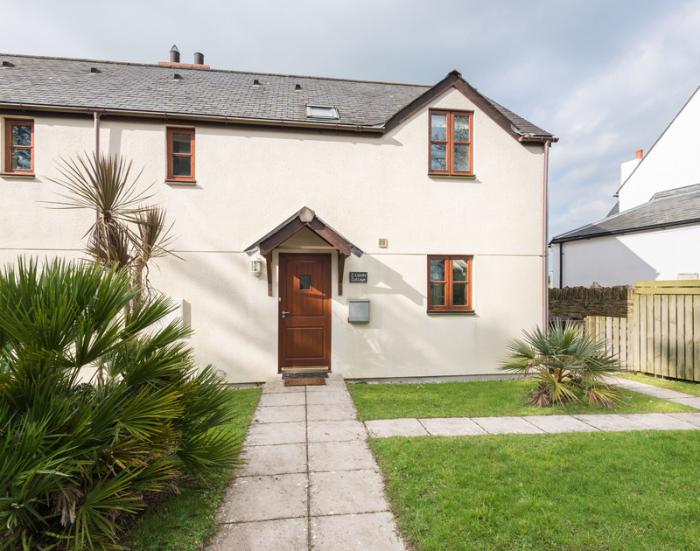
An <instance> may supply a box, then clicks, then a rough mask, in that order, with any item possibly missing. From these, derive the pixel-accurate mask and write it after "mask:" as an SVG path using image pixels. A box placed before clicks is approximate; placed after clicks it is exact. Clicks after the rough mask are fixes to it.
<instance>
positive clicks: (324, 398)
mask: <svg viewBox="0 0 700 551" xmlns="http://www.w3.org/2000/svg"><path fill="white" fill-rule="evenodd" d="M306 403H307V404H308V405H328V404H337V405H349V406H352V405H353V403H352V399H351V398H350V394H349V393H348V391H347V390H343V391H342V392H341V391H338V390H328V389H327V392H308V393H307V394H306Z"/></svg>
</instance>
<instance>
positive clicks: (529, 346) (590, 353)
mask: <svg viewBox="0 0 700 551" xmlns="http://www.w3.org/2000/svg"><path fill="white" fill-rule="evenodd" d="M524 335H525V337H524V339H516V340H515V341H513V343H512V344H511V345H510V346H509V350H510V354H509V356H508V357H507V358H506V359H505V360H504V362H503V365H502V367H501V368H502V369H504V370H506V371H510V372H512V373H518V374H521V375H534V379H535V381H536V382H537V387H536V388H535V390H534V391H533V392H532V393H531V394H530V397H529V400H528V403H530V404H533V405H538V406H550V405H553V404H564V403H566V402H577V401H579V400H581V398H582V397H584V398H585V399H586V400H587V402H588V403H589V404H591V405H594V404H600V405H604V406H607V407H612V406H613V405H614V402H615V400H616V399H617V398H618V392H617V391H616V390H615V389H614V388H613V387H611V386H609V385H607V384H606V383H605V381H604V377H605V376H606V375H610V374H611V373H613V372H614V371H616V370H617V369H618V362H617V360H616V359H615V357H613V356H611V355H609V354H608V353H607V352H606V351H605V345H604V343H601V342H600V341H597V340H596V339H594V338H592V337H591V336H589V335H586V334H584V333H583V332H582V331H580V330H578V329H577V328H575V327H574V326H572V325H570V324H567V325H564V326H556V327H555V326H551V327H550V328H549V331H547V332H546V333H545V332H543V331H542V330H541V329H540V328H537V329H535V330H534V331H533V332H527V331H525V332H524Z"/></svg>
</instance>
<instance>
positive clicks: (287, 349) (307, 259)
mask: <svg viewBox="0 0 700 551" xmlns="http://www.w3.org/2000/svg"><path fill="white" fill-rule="evenodd" d="M279 263H280V275H279V291H280V293H279V294H280V300H279V370H280V371H281V369H282V368H283V367H325V368H327V369H328V370H329V371H330V367H331V257H330V255H328V254H291V253H289V254H285V253H280V255H279Z"/></svg>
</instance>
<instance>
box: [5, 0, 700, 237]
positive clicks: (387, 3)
mask: <svg viewBox="0 0 700 551" xmlns="http://www.w3.org/2000/svg"><path fill="white" fill-rule="evenodd" d="M0 19H2V21H3V25H2V29H3V30H2V33H0V52H4V53H23V54H37V55H53V56H61V57H80V58H91V59H109V60H117V61H136V62H146V63H152V62H156V61H159V60H164V59H167V55H168V50H169V49H170V46H171V45H172V44H177V45H178V47H179V49H180V51H181V52H182V58H183V59H182V60H183V61H187V60H189V59H190V58H191V57H192V53H193V52H194V51H201V52H203V53H204V54H205V60H206V62H207V63H209V64H211V65H212V66H213V67H215V68H220V69H237V70H250V71H260V72H279V73H291V74H301V75H320V76H333V77H344V78H354V79H368V80H385V81H398V82H412V83H421V84H432V83H435V82H437V81H439V80H440V79H441V78H442V77H444V76H445V74H446V73H448V72H449V71H450V70H452V69H457V70H459V71H460V72H461V73H462V75H463V76H464V78H465V79H466V80H467V81H469V82H470V83H471V84H472V85H473V86H475V87H476V88H478V89H479V90H480V91H482V92H483V93H484V94H486V95H487V96H489V97H491V98H493V99H495V100H496V101H498V102H499V103H501V104H504V105H506V106H507V107H508V108H510V109H512V110H513V111H515V112H517V113H518V114H520V115H522V116H524V117H525V118H527V119H529V120H531V121H532V122H534V123H535V124H537V125H539V126H540V127H542V128H545V129H546V130H549V131H550V132H552V133H554V134H556V135H557V136H558V137H559V142H558V143H556V144H554V145H553V147H552V152H551V168H550V171H551V172H550V235H556V234H558V233H561V232H563V231H566V230H569V229H572V228H575V227H578V226H581V225H583V224H586V223H589V222H593V221H595V220H598V219H600V218H602V217H604V216H605V214H606V213H607V212H608V211H609V210H610V208H611V207H612V206H613V204H614V202H615V199H614V198H613V197H612V196H613V194H614V193H615V191H616V190H617V188H618V186H619V173H620V168H619V167H620V163H621V162H623V161H626V160H629V159H631V158H633V157H634V152H635V151H636V150H637V149H639V148H643V149H644V150H645V151H646V150H648V149H649V147H650V146H651V145H652V144H653V142H654V141H655V140H656V138H657V137H658V135H659V134H660V133H661V132H662V131H663V129H664V128H665V127H666V125H667V124H668V122H669V121H670V120H671V119H672V118H673V116H674V115H675V114H676V113H677V112H678V110H679V109H680V108H681V107H682V105H683V103H684V102H685V101H686V100H687V98H688V97H689V96H690V95H691V94H692V92H693V91H694V90H695V89H696V88H697V86H698V85H700V0H693V1H688V0H685V1H683V0H605V1H600V0H577V1H574V0H529V1H524V0H517V1H516V0H514V1H509V0H481V1H471V0H462V1H452V0H430V1H428V0H419V1H415V0H350V1H346V0H336V1H329V0H325V1H310V0H293V1H289V0H287V1H274V2H273V1H265V0H258V1H237V0H229V1H222V0H220V1H218V2H217V1H213V0H195V1H191V0H188V1H180V0H170V1H161V0H140V1H138V2H136V1H133V0H119V1H118V2H116V1H113V0H110V1H103V0H89V1H86V0H63V1H61V2H56V1H55V0H51V1H49V0H32V1H31V2H27V1H26V0H22V1H17V0H0ZM28 25H29V27H30V29H31V32H27V31H28ZM524 208H526V206H524Z"/></svg>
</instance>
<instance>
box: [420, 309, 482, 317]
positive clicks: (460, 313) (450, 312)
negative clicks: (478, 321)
mask: <svg viewBox="0 0 700 551" xmlns="http://www.w3.org/2000/svg"><path fill="white" fill-rule="evenodd" d="M426 314H428V315H429V316H476V312H475V311H474V310H427V311H426Z"/></svg>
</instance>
